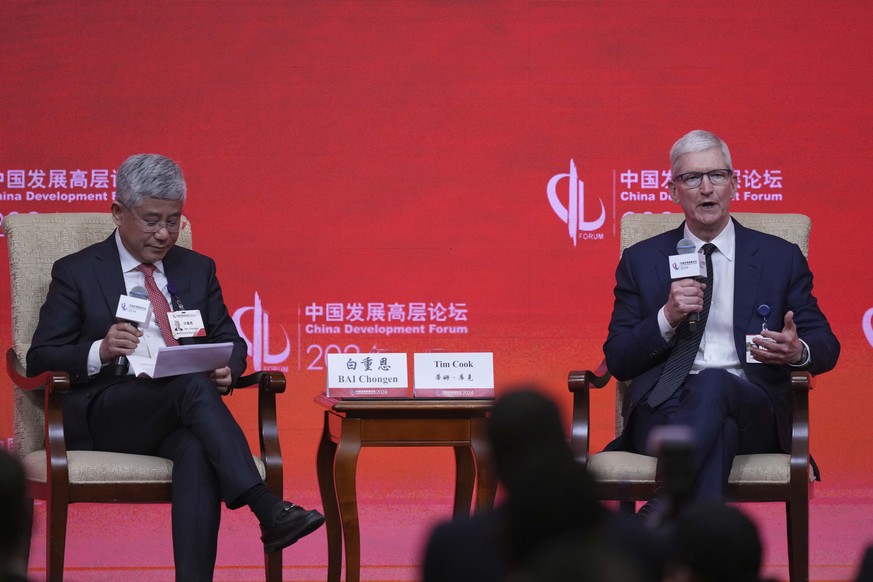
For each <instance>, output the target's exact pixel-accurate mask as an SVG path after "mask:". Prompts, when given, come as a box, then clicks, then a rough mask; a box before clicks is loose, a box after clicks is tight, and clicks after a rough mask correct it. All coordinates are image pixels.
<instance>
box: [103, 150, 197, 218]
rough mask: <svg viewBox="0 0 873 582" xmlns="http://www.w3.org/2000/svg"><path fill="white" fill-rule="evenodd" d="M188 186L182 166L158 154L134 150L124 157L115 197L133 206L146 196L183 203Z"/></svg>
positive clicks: (116, 182)
mask: <svg viewBox="0 0 873 582" xmlns="http://www.w3.org/2000/svg"><path fill="white" fill-rule="evenodd" d="M186 192H187V186H186V184H185V178H184V176H182V169H181V168H180V167H179V166H178V164H176V162H174V161H173V160H171V159H170V158H168V157H165V156H162V155H160V154H135V155H132V156H130V157H129V158H127V159H126V160H124V163H123V164H121V166H120V167H119V168H118V174H117V175H116V178H115V198H116V199H117V200H118V201H119V202H120V203H121V204H123V205H124V206H126V207H128V208H136V207H137V206H139V205H140V204H142V203H143V201H144V200H145V199H146V198H157V199H158V200H178V201H179V202H181V203H183V204H184V203H185V193H186Z"/></svg>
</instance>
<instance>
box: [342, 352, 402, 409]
mask: <svg viewBox="0 0 873 582" xmlns="http://www.w3.org/2000/svg"><path fill="white" fill-rule="evenodd" d="M327 395H328V396H329V397H331V398H408V397H409V372H408V370H407V364H406V354H405V353H389V354H359V353H344V354H327Z"/></svg>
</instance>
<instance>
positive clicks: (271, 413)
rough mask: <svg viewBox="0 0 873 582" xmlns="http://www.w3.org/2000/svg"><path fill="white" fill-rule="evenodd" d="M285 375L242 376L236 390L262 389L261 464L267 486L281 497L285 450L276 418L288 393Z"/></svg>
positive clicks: (260, 394)
mask: <svg viewBox="0 0 873 582" xmlns="http://www.w3.org/2000/svg"><path fill="white" fill-rule="evenodd" d="M285 386H286V380H285V374H283V373H282V372H276V371H272V370H270V371H266V370H262V371H259V372H254V373H252V374H247V375H245V376H241V377H240V378H239V380H238V381H237V383H236V386H234V387H232V388H231V389H230V390H228V391H227V393H226V394H228V395H229V394H230V393H231V392H233V390H234V389H237V388H241V389H247V388H257V389H258V443H259V445H260V448H261V455H260V456H261V460H262V461H263V462H264V466H265V469H266V473H267V478H266V482H267V485H268V486H269V488H270V489H271V490H272V491H273V492H274V493H275V494H276V495H278V496H279V497H283V493H282V487H283V484H282V450H281V448H280V446H279V423H278V420H277V416H276V394H281V393H283V392H285Z"/></svg>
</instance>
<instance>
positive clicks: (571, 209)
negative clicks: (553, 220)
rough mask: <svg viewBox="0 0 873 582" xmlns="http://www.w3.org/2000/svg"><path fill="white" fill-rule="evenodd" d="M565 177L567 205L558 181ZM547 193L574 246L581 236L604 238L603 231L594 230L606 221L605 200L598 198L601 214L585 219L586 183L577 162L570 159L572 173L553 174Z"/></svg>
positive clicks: (584, 237)
mask: <svg viewBox="0 0 873 582" xmlns="http://www.w3.org/2000/svg"><path fill="white" fill-rule="evenodd" d="M564 178H567V206H564V205H563V204H561V200H560V199H559V198H558V183H559V182H560V181H561V180H563V179H564ZM546 193H547V194H548V197H549V204H551V205H552V210H554V211H555V214H557V215H558V218H560V219H561V220H562V221H563V222H564V223H565V224H566V225H567V234H569V235H570V238H571V239H572V240H573V246H574V247H575V246H576V241H578V240H579V238H583V239H602V238H603V233H595V232H594V231H596V230H598V229H599V228H600V227H601V226H603V223H604V222H606V208H605V207H604V206H603V200H602V199H600V198H598V199H597V201H598V202H599V203H600V216H599V217H598V218H597V219H596V220H593V221H587V220H585V183H584V182H583V181H582V180H580V179H579V174H578V172H577V171H576V163H575V162H574V161H573V160H572V159H571V160H570V173H569V174H555V175H554V176H552V178H551V179H550V180H549V185H548V186H546Z"/></svg>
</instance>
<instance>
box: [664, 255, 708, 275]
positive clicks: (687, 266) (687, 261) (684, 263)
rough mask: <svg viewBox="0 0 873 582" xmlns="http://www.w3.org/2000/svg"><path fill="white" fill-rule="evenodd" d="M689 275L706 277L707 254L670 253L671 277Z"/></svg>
mask: <svg viewBox="0 0 873 582" xmlns="http://www.w3.org/2000/svg"><path fill="white" fill-rule="evenodd" d="M687 277H706V255H704V254H702V253H688V254H687V255H670V278H671V279H685V278H687Z"/></svg>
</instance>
